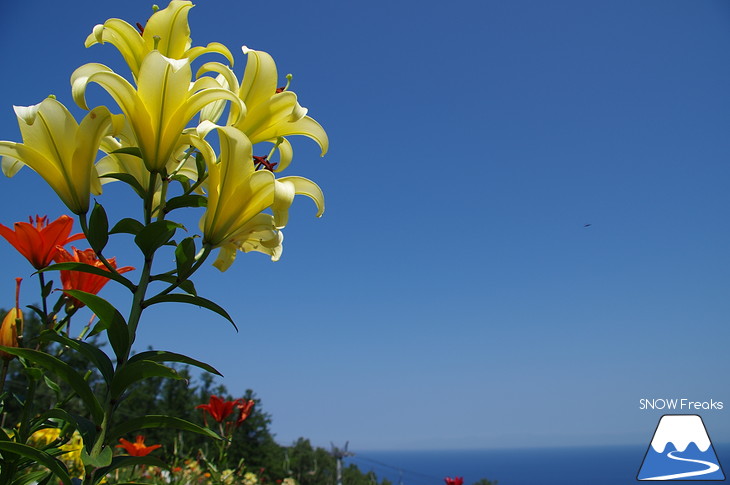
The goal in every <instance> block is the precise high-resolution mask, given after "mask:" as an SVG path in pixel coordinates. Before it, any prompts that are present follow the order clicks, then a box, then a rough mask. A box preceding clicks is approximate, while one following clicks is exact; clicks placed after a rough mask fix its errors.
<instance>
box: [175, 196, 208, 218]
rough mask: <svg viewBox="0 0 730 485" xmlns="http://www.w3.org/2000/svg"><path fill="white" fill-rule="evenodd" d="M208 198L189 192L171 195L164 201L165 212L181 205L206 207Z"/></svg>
mask: <svg viewBox="0 0 730 485" xmlns="http://www.w3.org/2000/svg"><path fill="white" fill-rule="evenodd" d="M207 206H208V198H207V197H204V196H202V195H197V194H189V195H179V196H177V197H173V198H172V199H170V200H168V201H167V202H166V203H165V213H166V214H167V213H168V212H171V211H173V210H175V209H180V208H182V207H207Z"/></svg>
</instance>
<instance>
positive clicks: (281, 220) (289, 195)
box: [271, 177, 324, 229]
mask: <svg viewBox="0 0 730 485" xmlns="http://www.w3.org/2000/svg"><path fill="white" fill-rule="evenodd" d="M295 195H306V196H307V197H309V198H310V199H312V200H313V201H314V203H315V204H316V205H317V217H322V214H324V194H323V193H322V189H320V188H319V185H317V184H315V183H314V182H312V181H311V180H309V179H305V178H304V177H282V178H280V179H277V180H276V184H275V188H274V203H273V204H272V205H271V210H272V212H273V213H274V223H275V225H276V227H277V228H279V229H281V228H282V227H284V226H286V224H287V222H288V221H289V207H291V204H292V202H293V201H294V196H295Z"/></svg>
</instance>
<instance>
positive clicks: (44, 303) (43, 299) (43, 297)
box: [38, 273, 53, 328]
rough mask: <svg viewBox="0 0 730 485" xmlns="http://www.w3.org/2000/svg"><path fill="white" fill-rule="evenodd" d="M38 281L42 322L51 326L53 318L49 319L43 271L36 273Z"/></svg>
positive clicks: (48, 326) (47, 326)
mask: <svg viewBox="0 0 730 485" xmlns="http://www.w3.org/2000/svg"><path fill="white" fill-rule="evenodd" d="M38 281H39V282H40V284H41V305H42V307H43V320H44V321H43V323H44V325H45V326H46V328H51V326H52V325H53V320H51V316H50V315H49V314H48V303H47V299H48V295H46V278H45V274H44V273H38Z"/></svg>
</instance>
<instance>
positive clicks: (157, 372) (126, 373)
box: [110, 360, 183, 399]
mask: <svg viewBox="0 0 730 485" xmlns="http://www.w3.org/2000/svg"><path fill="white" fill-rule="evenodd" d="M148 377H165V378H168V379H178V380H181V379H183V377H181V376H180V375H179V374H178V373H177V371H175V369H173V368H171V367H167V366H166V365H162V364H158V363H157V362H153V361H151V360H138V361H136V362H132V363H130V362H127V363H126V364H125V365H124V366H122V368H121V369H118V370H117V372H116V374H115V375H114V379H113V380H112V383H111V385H110V394H111V397H112V399H117V398H118V397H119V396H121V394H122V393H123V392H124V391H126V390H127V388H128V387H129V386H131V385H132V384H134V383H135V382H138V381H141V380H142V379H146V378H148Z"/></svg>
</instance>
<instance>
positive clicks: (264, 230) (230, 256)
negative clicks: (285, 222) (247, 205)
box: [213, 213, 284, 271]
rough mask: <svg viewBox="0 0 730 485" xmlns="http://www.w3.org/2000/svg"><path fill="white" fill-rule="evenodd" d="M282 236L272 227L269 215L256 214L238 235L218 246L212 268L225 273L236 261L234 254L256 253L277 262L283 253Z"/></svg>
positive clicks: (271, 217) (272, 222)
mask: <svg viewBox="0 0 730 485" xmlns="http://www.w3.org/2000/svg"><path fill="white" fill-rule="evenodd" d="M283 241H284V234H283V233H282V232H281V231H280V230H278V229H277V228H276V226H275V225H274V218H273V216H272V215H271V214H264V213H261V214H258V215H256V216H255V217H254V218H253V219H251V220H250V221H249V222H248V223H247V224H245V225H244V227H243V228H241V229H240V230H239V231H238V233H237V234H236V235H235V236H234V237H232V238H230V239H229V240H228V241H227V242H225V243H223V244H222V245H221V246H220V251H219V252H218V257H217V258H216V260H215V262H214V263H213V266H215V267H216V268H218V269H219V270H220V271H226V270H227V269H228V268H230V266H231V265H232V264H233V262H234V261H235V259H236V253H237V252H238V251H242V252H244V253H248V252H251V251H257V252H259V253H264V254H268V255H269V256H271V260H272V261H278V260H279V258H280V257H281V253H282V251H283V246H282V243H283Z"/></svg>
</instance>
